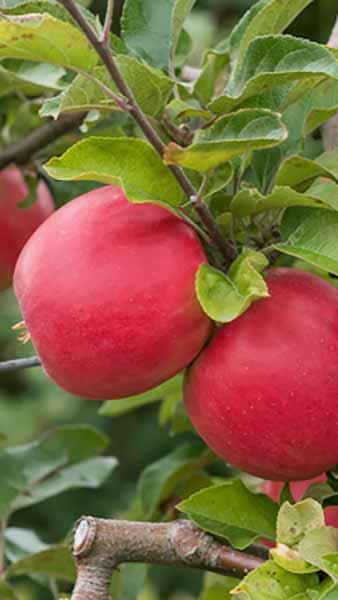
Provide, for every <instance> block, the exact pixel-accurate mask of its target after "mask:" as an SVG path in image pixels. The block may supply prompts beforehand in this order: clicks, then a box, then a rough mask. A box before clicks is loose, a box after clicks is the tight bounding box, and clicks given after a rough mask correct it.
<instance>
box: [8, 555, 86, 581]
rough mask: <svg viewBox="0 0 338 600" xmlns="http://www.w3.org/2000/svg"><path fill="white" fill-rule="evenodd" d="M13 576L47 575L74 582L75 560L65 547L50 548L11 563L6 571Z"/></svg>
mask: <svg viewBox="0 0 338 600" xmlns="http://www.w3.org/2000/svg"><path fill="white" fill-rule="evenodd" d="M6 573H7V575H8V576H9V577H11V576H13V575H32V574H36V575H47V576H48V577H55V578H56V579H62V580H65V581H71V582H72V581H75V579H76V566H75V560H74V558H73V556H72V555H71V553H70V552H69V550H68V548H66V547H65V546H52V547H50V548H48V549H47V550H42V551H41V552H37V553H36V554H31V555H29V556H26V557H25V558H22V559H21V560H18V561H17V562H15V563H12V564H11V565H10V566H9V567H8V569H7V571H6Z"/></svg>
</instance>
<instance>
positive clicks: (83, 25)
mask: <svg viewBox="0 0 338 600" xmlns="http://www.w3.org/2000/svg"><path fill="white" fill-rule="evenodd" d="M58 2H59V3H60V4H62V5H63V6H64V7H65V9H66V10H67V11H68V12H69V14H70V15H71V16H72V17H73V19H74V21H75V22H76V23H77V24H78V26H79V27H80V29H82V31H83V33H84V34H85V35H86V37H87V39H88V41H89V42H90V43H91V45H92V46H93V48H94V49H95V50H96V52H97V54H98V55H99V56H100V58H101V60H102V62H103V64H104V65H105V67H106V69H107V71H108V73H109V74H110V76H111V78H112V80H113V81H114V83H115V85H116V87H117V89H118V90H119V92H121V94H122V95H123V96H125V98H127V100H128V105H127V107H126V109H127V112H128V113H129V114H130V115H131V116H132V117H133V118H134V120H135V121H136V123H137V124H138V125H139V127H140V128H141V129H142V131H143V133H144V135H145V136H146V138H147V140H148V141H149V142H150V143H151V145H152V146H153V148H154V149H155V150H156V152H157V153H158V154H159V155H160V156H161V157H162V156H163V154H164V151H165V148H166V146H165V144H164V143H163V142H162V140H161V138H160V137H159V135H158V133H157V131H156V130H155V129H154V128H153V126H152V125H151V123H150V121H149V119H147V117H146V115H145V114H144V112H143V111H142V109H141V108H140V106H139V105H138V103H137V101H136V99H135V97H134V94H133V92H132V90H131V89H130V87H129V85H128V84H127V82H126V81H125V79H124V77H123V76H122V74H121V73H120V70H119V69H118V67H117V65H116V63H115V61H114V58H113V56H112V53H111V50H110V48H109V46H108V45H107V43H106V40H105V39H102V38H100V37H99V35H98V34H97V33H96V31H95V30H94V29H93V28H92V26H91V25H90V23H89V22H88V21H87V19H86V18H85V16H84V15H83V14H82V13H81V11H80V10H79V8H78V6H77V5H76V3H75V2H74V0H58ZM108 10H110V9H109V6H108ZM168 168H169V169H170V171H171V172H172V174H173V175H174V177H175V178H176V179H177V181H178V183H179V184H180V186H181V188H182V189H183V191H184V193H185V195H186V196H187V198H188V199H189V200H190V198H191V197H192V196H193V197H194V196H196V190H195V188H194V186H193V185H192V183H191V182H190V180H189V179H188V177H187V176H186V175H185V173H184V171H182V169H180V168H179V167H177V166H176V165H168ZM196 211H197V212H198V214H199V216H200V219H201V221H202V222H203V223H204V224H205V225H206V227H207V228H209V227H210V219H209V218H208V219H206V214H205V211H204V210H203V209H202V210H201V207H200V205H198V204H196ZM209 217H211V218H212V219H213V217H212V215H211V214H210V215H209ZM213 221H214V219H213ZM209 233H210V236H211V238H212V241H213V243H214V245H215V246H216V247H217V248H218V249H219V250H220V252H221V253H222V254H223V255H224V257H225V258H227V257H228V253H229V247H228V244H227V241H226V239H225V237H224V236H223V233H222V231H221V230H220V229H219V227H218V225H217V223H216V222H215V221H214V222H213V227H212V231H210V230H209Z"/></svg>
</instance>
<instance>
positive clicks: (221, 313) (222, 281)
mask: <svg viewBox="0 0 338 600" xmlns="http://www.w3.org/2000/svg"><path fill="white" fill-rule="evenodd" d="M267 265H268V260H267V259H266V258H265V256H264V255H263V254H261V253H259V252H255V251H254V250H244V251H243V252H242V254H241V255H240V256H239V257H238V258H237V259H236V260H235V261H234V263H233V264H232V266H231V268H230V270H229V272H228V275H225V274H224V273H223V272H222V271H219V270H218V269H215V268H214V267H211V266H210V265H201V266H200V268H199V269H198V271H197V275H196V293H197V297H198V300H199V302H200V304H201V306H202V308H203V310H204V311H205V312H206V314H207V315H208V316H209V317H211V318H212V319H214V321H218V322H219V323H228V322H230V321H233V320H234V319H236V318H237V317H239V316H240V315H241V314H243V312H245V311H246V310H247V309H248V308H249V306H250V305H251V304H252V302H254V301H255V300H258V299H259V298H266V297H268V296H269V292H268V288H267V285H266V283H265V281H264V279H263V277H262V275H261V274H260V273H261V271H263V270H264V268H265V267H267Z"/></svg>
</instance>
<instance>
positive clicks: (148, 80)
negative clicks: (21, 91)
mask: <svg viewBox="0 0 338 600" xmlns="http://www.w3.org/2000/svg"><path fill="white" fill-rule="evenodd" d="M115 62H116V65H117V67H118V68H119V69H120V71H121V73H122V75H123V77H124V78H125V80H126V82H127V83H128V85H129V87H130V88H131V90H132V92H133V94H134V96H135V98H136V100H137V102H138V104H139V106H140V107H141V108H142V110H143V111H144V112H145V113H146V114H147V115H151V116H156V115H158V114H159V113H160V112H162V110H163V108H164V106H165V104H166V101H167V99H168V96H169V94H170V92H171V90H172V87H173V82H172V81H171V80H170V79H169V78H168V77H166V76H165V75H164V74H163V73H162V72H161V71H158V70H157V69H153V68H152V67H149V66H148V65H146V64H144V63H142V62H141V61H139V60H137V59H136V58H133V57H131V56H124V55H120V56H117V57H115ZM91 75H92V76H94V77H95V78H96V79H98V80H99V81H101V83H103V84H104V85H105V86H107V87H108V88H109V89H111V90H112V91H114V92H115V93H119V92H118V90H117V87H116V86H115V85H114V83H113V82H112V79H111V76H110V75H109V73H108V72H107V69H106V68H105V67H95V68H94V70H93V71H92V73H91ZM93 109H98V110H120V109H119V107H118V106H117V105H116V103H115V102H114V100H113V99H112V98H111V97H110V96H108V95H107V94H106V93H105V92H104V91H103V90H102V89H101V87H100V86H99V85H98V84H97V83H95V81H93V80H92V79H88V78H86V77H85V75H81V74H80V75H78V76H77V77H76V78H75V79H74V81H73V82H72V83H71V84H70V85H69V87H68V88H67V89H66V90H65V91H64V92H63V93H62V94H61V96H60V102H59V104H58V112H57V113H56V116H57V115H58V114H59V113H60V112H67V111H77V110H78V111H80V110H93Z"/></svg>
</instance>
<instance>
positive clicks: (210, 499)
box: [177, 480, 278, 549]
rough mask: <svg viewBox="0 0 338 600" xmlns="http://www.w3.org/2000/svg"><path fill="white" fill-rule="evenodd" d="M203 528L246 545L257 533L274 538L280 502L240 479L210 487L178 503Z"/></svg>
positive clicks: (243, 545) (238, 544) (235, 545)
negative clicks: (246, 484)
mask: <svg viewBox="0 0 338 600" xmlns="http://www.w3.org/2000/svg"><path fill="white" fill-rule="evenodd" d="M177 508H178V510H180V511H182V512H184V513H186V514H187V515H188V517H189V518H190V519H191V520H192V521H194V523H196V524H197V525H198V526H199V527H201V528H202V529H204V530H206V531H209V532H210V533H213V534H214V535H217V536H220V537H223V538H226V539H227V540H228V541H229V542H230V543H231V545H233V546H234V547H235V548H240V549H243V548H246V547H247V546H248V545H249V544H251V543H252V542H253V540H254V539H255V538H256V537H258V536H259V537H265V538H268V539H274V538H275V535H276V519H277V513H278V506H277V504H275V503H274V502H272V500H270V498H268V497H267V496H265V495H263V494H254V493H253V492H250V491H249V490H248V489H247V488H246V487H245V485H244V484H243V483H242V482H241V481H240V480H235V481H230V482H228V483H225V484H221V485H217V486H213V487H211V488H207V489H205V490H202V491H200V492H197V494H194V495H193V496H191V497H190V498H188V500H184V501H183V502H181V503H180V504H179V505H178V507H177Z"/></svg>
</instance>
